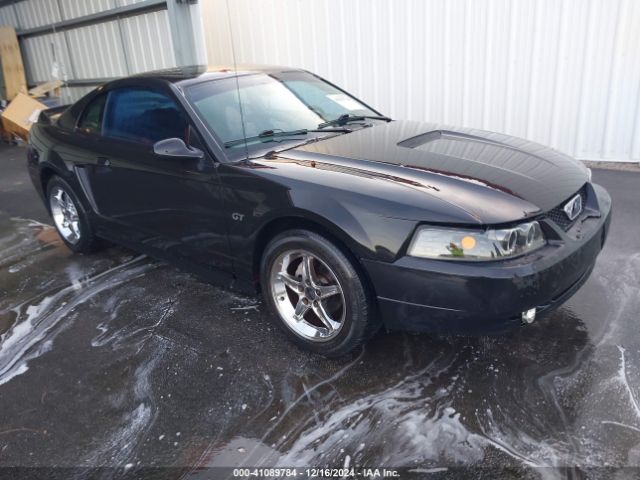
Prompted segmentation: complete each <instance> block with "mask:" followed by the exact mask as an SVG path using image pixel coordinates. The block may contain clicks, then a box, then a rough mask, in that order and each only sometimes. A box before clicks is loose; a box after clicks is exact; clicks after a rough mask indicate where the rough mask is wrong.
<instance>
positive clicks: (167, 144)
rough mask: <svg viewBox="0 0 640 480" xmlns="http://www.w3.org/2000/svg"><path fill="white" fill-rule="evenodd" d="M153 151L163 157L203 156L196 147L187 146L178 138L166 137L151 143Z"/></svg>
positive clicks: (197, 157)
mask: <svg viewBox="0 0 640 480" xmlns="http://www.w3.org/2000/svg"><path fill="white" fill-rule="evenodd" d="M153 153H155V154H156V155H158V156H160V157H164V158H175V159H180V158H192V159H195V160H200V159H202V158H204V152H203V151H202V150H199V149H197V148H193V147H188V146H187V145H186V144H185V143H184V141H183V140H182V139H180V138H167V139H165V140H160V141H158V142H156V143H154V144H153Z"/></svg>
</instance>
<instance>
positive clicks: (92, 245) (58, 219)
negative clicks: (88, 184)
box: [47, 176, 101, 253]
mask: <svg viewBox="0 0 640 480" xmlns="http://www.w3.org/2000/svg"><path fill="white" fill-rule="evenodd" d="M47 206H48V208H49V213H50V214H51V218H52V219H53V224H54V226H55V227H56V230H57V231H58V234H59V235H60V238H61V239H62V241H63V242H64V243H65V245H66V246H67V247H69V249H71V250H72V251H73V252H76V253H91V252H93V251H95V250H97V249H98V248H99V247H100V246H101V245H100V240H99V239H98V238H97V237H96V236H95V234H94V233H93V228H92V227H91V222H90V220H89V216H88V215H87V213H86V210H85V209H84V207H83V205H82V203H81V202H80V199H79V198H78V196H77V195H76V193H75V192H74V191H73V189H72V188H71V186H70V185H69V184H68V183H67V182H65V181H64V180H63V179H62V178H60V177H58V176H54V177H52V178H51V180H49V183H48V184H47Z"/></svg>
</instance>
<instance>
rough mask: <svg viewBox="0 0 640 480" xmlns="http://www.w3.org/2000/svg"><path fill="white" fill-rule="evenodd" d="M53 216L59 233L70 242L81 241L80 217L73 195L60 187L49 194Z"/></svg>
mask: <svg viewBox="0 0 640 480" xmlns="http://www.w3.org/2000/svg"><path fill="white" fill-rule="evenodd" d="M49 206H50V208H51V216H52V217H53V221H54V223H55V224H56V228H57V229H58V233H60V235H61V236H62V237H63V238H64V239H65V240H66V241H67V242H69V243H71V244H73V245H75V244H76V243H78V242H79V241H80V219H79V218H78V210H77V208H76V205H75V203H73V200H72V199H71V196H70V195H69V194H68V193H67V192H65V191H64V190H63V189H62V188H60V187H55V188H54V189H53V190H52V191H51V195H50V196H49Z"/></svg>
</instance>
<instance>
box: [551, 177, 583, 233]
mask: <svg viewBox="0 0 640 480" xmlns="http://www.w3.org/2000/svg"><path fill="white" fill-rule="evenodd" d="M578 193H579V194H580V196H581V197H582V210H583V211H584V207H585V205H586V204H587V186H586V185H585V186H584V187H582V188H581V189H580V191H579V192H578ZM575 196H576V194H575V193H574V194H573V195H571V196H570V197H569V198H567V199H566V200H565V201H564V202H562V203H561V204H560V205H558V206H557V207H555V208H554V209H553V210H550V211H549V213H547V217H548V218H549V219H551V220H552V221H554V222H555V223H556V225H558V226H559V227H560V228H562V229H563V230H564V231H567V230H569V229H570V228H571V227H572V226H573V224H574V223H576V220H578V218H580V215H578V218H576V219H575V220H569V217H567V214H566V213H564V206H565V205H566V204H567V202H568V201H569V200H571V199H572V198H573V197H575Z"/></svg>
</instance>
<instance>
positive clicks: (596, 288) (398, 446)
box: [0, 214, 640, 478]
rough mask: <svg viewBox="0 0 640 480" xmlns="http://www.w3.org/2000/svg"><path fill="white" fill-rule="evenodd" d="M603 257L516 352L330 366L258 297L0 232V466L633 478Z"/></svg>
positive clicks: (452, 346)
mask: <svg viewBox="0 0 640 480" xmlns="http://www.w3.org/2000/svg"><path fill="white" fill-rule="evenodd" d="M605 254H606V255H605ZM605 254H603V257H606V259H604V258H601V260H600V262H599V263H598V266H597V268H596V270H595V271H594V274H593V276H592V278H591V279H590V280H589V282H588V283H587V284H586V285H585V287H584V288H583V289H582V290H581V291H580V292H579V293H578V294H577V296H576V297H574V299H572V300H571V301H570V302H569V303H567V304H566V305H565V306H563V307H562V308H561V309H560V310H558V311H557V312H555V313H554V314H552V316H551V317H550V318H549V319H548V320H545V321H541V322H539V323H536V324H534V325H532V326H530V327H527V328H523V329H521V330H518V331H516V332H514V333H512V334H509V335H506V336H502V337H474V338H464V337H451V338H449V337H430V336H427V335H411V334H405V333H393V334H384V333H381V334H379V335H377V336H376V337H375V338H374V339H373V340H372V341H371V342H369V343H368V344H367V345H366V347H365V348H364V349H362V350H361V351H359V352H356V353H355V354H354V355H352V356H350V357H348V358H344V359H340V360H327V359H323V358H321V357H317V356H313V355H308V354H306V353H303V352H301V351H299V350H298V349H296V348H295V347H294V346H292V345H291V344H290V343H289V342H288V341H287V340H286V338H285V337H284V336H283V335H282V334H281V333H280V331H279V330H278V329H277V328H275V327H274V326H273V324H272V323H271V322H270V321H269V319H268V318H267V316H266V315H265V313H264V309H263V308H262V305H261V303H260V300H259V299H258V298H254V297H243V296H238V295H235V294H230V293H229V292H226V291H224V290H221V289H218V288H215V287H212V286H210V285H207V284H205V283H202V282H200V281H198V280H196V279H195V278H194V277H192V276H191V275H188V274H186V273H182V272H179V271H178V270H176V269H174V268H172V267H170V266H168V265H166V264H164V263H161V262H157V261H155V260H151V259H149V258H147V257H145V256H141V255H138V254H136V253H133V252H130V251H128V250H124V249H120V248H111V249H108V250H105V251H104V252H101V253H99V254H95V255H92V256H82V255H72V254H71V253H70V252H69V251H68V250H67V249H66V248H65V247H64V246H63V244H62V243H61V242H60V241H59V240H58V239H57V236H56V235H55V232H54V231H53V229H52V228H51V227H49V226H47V225H43V224H40V223H37V222H33V221H30V220H26V219H16V218H8V217H6V216H2V214H0V293H1V295H0V335H1V337H0V466H16V465H17V466H25V465H28V466H41V467H52V466H57V467H64V466H67V467H74V466H75V467H78V466H80V467H114V468H112V469H111V470H105V471H102V473H101V475H103V476H104V477H105V478H108V477H110V476H118V475H119V474H121V473H122V472H124V471H132V472H134V471H135V469H137V468H140V467H143V466H151V467H167V466H180V467H183V466H185V467H193V468H196V467H219V466H243V465H244V466H275V465H280V466H315V467H320V466H344V465H352V466H362V467H377V466H388V467H408V468H411V469H413V470H414V471H415V472H441V471H446V470H445V469H452V468H456V467H459V466H466V467H472V468H477V469H478V472H486V471H487V470H486V468H488V467H494V468H508V469H512V470H510V471H513V472H516V473H514V476H517V477H532V478H538V477H540V476H543V477H550V478H555V477H557V476H559V475H560V474H561V470H558V469H559V468H562V467H575V466H577V467H581V468H589V467H598V466H606V465H610V466H639V465H640V407H639V405H640V387H639V385H640V382H639V380H640V342H638V338H639V337H638V335H637V326H636V325H637V312H638V311H640V287H639V285H640V281H639V280H640V279H639V277H640V273H639V272H640V255H639V254H632V255H626V254H625V253H624V252H607V251H605ZM603 292H606V294H603ZM539 467H553V468H545V469H541V468H539Z"/></svg>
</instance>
